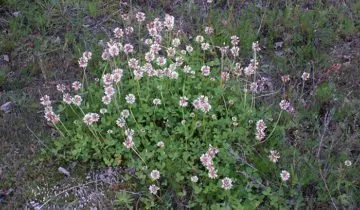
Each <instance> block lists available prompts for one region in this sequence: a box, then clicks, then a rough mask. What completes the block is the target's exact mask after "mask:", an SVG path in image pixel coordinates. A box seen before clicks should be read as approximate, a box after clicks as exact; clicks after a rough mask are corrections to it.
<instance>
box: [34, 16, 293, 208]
mask: <svg viewBox="0 0 360 210" xmlns="http://www.w3.org/2000/svg"><path fill="white" fill-rule="evenodd" d="M135 17H136V23H130V21H131V17H128V16H126V18H125V20H124V26H123V27H120V26H119V27H116V28H115V29H114V31H113V32H114V37H113V39H110V40H109V41H108V42H107V43H106V46H104V50H103V52H102V55H101V58H102V60H101V61H99V65H98V67H97V70H96V71H97V73H96V75H95V76H96V78H95V79H94V81H93V80H89V79H88V78H92V77H91V76H89V75H88V76H86V74H90V73H89V72H88V69H87V68H88V62H91V57H92V53H91V52H88V51H87V52H84V54H83V56H82V57H81V58H80V59H79V66H80V67H81V68H82V69H83V72H84V77H83V80H82V82H79V81H75V82H73V83H72V85H71V87H67V86H66V85H64V84H60V85H58V90H59V91H60V92H62V93H63V102H62V103H61V104H60V105H59V106H58V111H57V113H55V111H54V109H53V108H52V101H51V100H50V97H49V96H47V95H44V96H43V97H42V98H41V103H42V104H43V105H44V107H45V118H46V119H47V120H48V121H49V122H50V123H52V124H53V125H54V126H55V127H56V128H57V129H58V131H59V133H60V135H61V137H60V138H59V139H57V140H56V141H55V142H54V145H55V146H54V152H56V153H57V154H58V156H59V157H63V158H66V159H75V160H80V161H96V162H98V163H101V162H102V163H104V164H106V165H112V166H119V165H121V166H122V167H125V168H127V169H131V170H129V171H132V172H131V173H130V172H129V174H127V175H126V176H125V178H126V179H127V180H129V181H131V180H134V179H135V182H134V184H133V185H131V187H130V188H135V190H137V191H140V192H143V191H141V190H144V189H146V191H147V192H148V193H147V194H148V196H149V197H150V198H149V199H159V201H160V202H161V201H162V199H161V197H162V196H163V195H164V196H168V195H171V196H176V197H178V198H181V200H186V203H187V205H188V206H196V205H201V204H203V203H222V202H225V201H226V200H227V202H230V200H232V201H234V200H237V202H242V201H244V202H245V201H246V199H248V198H247V195H246V193H244V192H245V191H244V190H243V189H244V188H246V189H248V192H250V191H251V190H253V187H252V185H251V186H249V183H252V181H253V180H252V179H249V177H258V178H259V180H260V182H261V181H262V180H266V179H271V180H273V181H279V179H280V178H281V179H283V180H284V181H287V180H288V179H289V177H290V174H289V173H288V172H287V171H286V170H278V172H277V174H276V175H277V178H272V177H268V178H265V177H262V175H263V174H267V173H271V172H270V171H273V170H274V168H276V167H269V169H268V171H267V172H266V173H263V174H261V173H260V172H259V171H258V170H257V169H256V167H258V166H259V164H261V163H263V164H265V165H267V164H269V161H271V162H273V163H277V162H279V158H280V154H279V152H278V151H276V150H274V149H273V148H266V146H267V145H268V144H266V142H268V141H273V138H271V137H272V134H273V132H274V130H275V128H276V125H277V123H278V122H279V120H278V121H277V122H276V123H275V124H274V123H271V121H269V120H268V122H269V124H274V125H268V127H267V126H266V125H265V121H266V120H265V119H263V116H264V112H263V111H260V109H258V108H257V107H255V104H256V102H255V95H256V93H257V92H259V88H260V87H259V85H258V84H259V83H260V82H261V79H258V78H257V76H256V74H257V70H258V66H259V64H258V62H259V61H258V56H257V55H258V52H259V51H260V46H259V44H258V42H255V43H253V46H252V50H253V58H252V59H251V60H250V62H249V64H248V65H246V66H245V67H243V66H242V65H241V64H240V62H239V61H240V58H239V51H240V48H239V46H238V45H239V37H237V36H235V35H234V36H231V38H230V40H229V43H230V44H229V45H226V44H225V43H224V44H223V45H221V46H217V45H216V44H215V43H213V42H212V39H211V36H212V34H213V32H214V30H213V29H212V28H211V27H206V28H205V34H204V35H197V36H195V39H194V40H191V41H190V40H189V39H188V38H187V37H186V36H184V35H178V34H180V33H178V31H176V30H175V19H174V17H173V16H171V15H168V14H166V15H165V18H164V19H160V18H155V19H154V20H152V21H149V22H147V23H146V24H145V19H146V17H145V14H144V13H137V14H136V16H135ZM132 25H133V26H134V27H135V26H137V28H138V29H139V30H138V32H137V34H135V32H134V29H133V27H132ZM134 38H136V39H137V40H134ZM98 78H100V79H98ZM280 106H281V109H282V110H285V111H288V110H289V109H290V108H291V105H290V102H288V101H285V100H284V101H282V102H281V104H280ZM60 114H61V115H60ZM279 118H280V116H279ZM254 121H256V123H252V122H254ZM270 128H271V129H270ZM264 142H265V143H264ZM276 144H277V143H275V144H271V145H276ZM258 148H262V149H260V150H259V149H258ZM270 149H271V151H270ZM259 151H267V152H269V154H270V155H269V158H267V157H266V156H267V155H265V159H261V158H263V156H262V155H259ZM259 160H262V162H261V161H260V162H261V163H259ZM280 173H281V176H280ZM244 174H246V175H247V176H244ZM254 179H255V178H254ZM230 190H231V191H233V193H231V194H229V193H227V192H229V191H230ZM221 192H223V193H221ZM151 195H153V196H151ZM154 195H155V196H154ZM231 196H233V199H230V197H231ZM235 198H236V199H235ZM143 202H144V203H146V201H144V200H143Z"/></svg>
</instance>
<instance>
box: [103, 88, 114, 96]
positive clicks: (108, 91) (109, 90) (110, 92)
mask: <svg viewBox="0 0 360 210" xmlns="http://www.w3.org/2000/svg"><path fill="white" fill-rule="evenodd" d="M104 93H105V95H107V96H109V97H112V96H113V95H114V94H115V88H113V87H112V86H106V87H105V89H104Z"/></svg>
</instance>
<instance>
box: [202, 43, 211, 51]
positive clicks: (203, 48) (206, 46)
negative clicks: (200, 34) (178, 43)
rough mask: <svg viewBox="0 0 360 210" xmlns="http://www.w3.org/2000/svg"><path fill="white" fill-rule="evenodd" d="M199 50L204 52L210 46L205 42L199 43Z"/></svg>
mask: <svg viewBox="0 0 360 210" xmlns="http://www.w3.org/2000/svg"><path fill="white" fill-rule="evenodd" d="M201 49H202V50H204V51H205V50H208V49H210V44H209V43H207V42H204V43H201Z"/></svg>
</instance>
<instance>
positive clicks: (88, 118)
mask: <svg viewBox="0 0 360 210" xmlns="http://www.w3.org/2000/svg"><path fill="white" fill-rule="evenodd" d="M99 119H100V116H99V115H98V114H96V113H87V114H85V116H84V118H83V121H84V123H85V124H86V125H92V124H93V123H95V122H98V121H99Z"/></svg>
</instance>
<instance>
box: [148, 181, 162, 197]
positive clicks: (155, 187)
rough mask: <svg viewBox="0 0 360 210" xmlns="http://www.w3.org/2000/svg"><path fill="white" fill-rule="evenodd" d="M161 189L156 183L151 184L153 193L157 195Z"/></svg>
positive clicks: (150, 188) (150, 189)
mask: <svg viewBox="0 0 360 210" xmlns="http://www.w3.org/2000/svg"><path fill="white" fill-rule="evenodd" d="M159 190H160V188H159V187H158V186H156V185H155V184H152V185H150V187H149V191H150V193H151V194H154V195H156V193H157V192H158V191H159Z"/></svg>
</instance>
